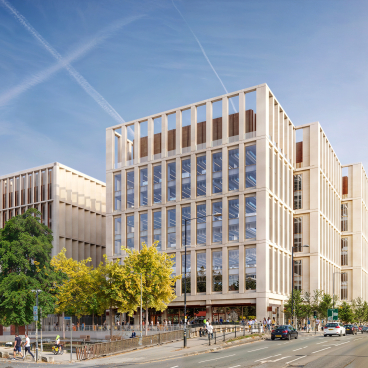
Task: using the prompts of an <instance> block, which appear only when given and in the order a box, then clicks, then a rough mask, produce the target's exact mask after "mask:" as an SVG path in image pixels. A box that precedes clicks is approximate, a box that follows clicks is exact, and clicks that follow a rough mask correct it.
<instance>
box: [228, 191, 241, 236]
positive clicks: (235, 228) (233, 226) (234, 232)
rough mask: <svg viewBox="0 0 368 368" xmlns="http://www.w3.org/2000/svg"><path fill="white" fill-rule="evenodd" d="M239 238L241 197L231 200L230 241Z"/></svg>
mask: <svg viewBox="0 0 368 368" xmlns="http://www.w3.org/2000/svg"><path fill="white" fill-rule="evenodd" d="M236 240H239V198H236V199H231V200H229V241H236Z"/></svg>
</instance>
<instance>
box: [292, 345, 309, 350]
mask: <svg viewBox="0 0 368 368" xmlns="http://www.w3.org/2000/svg"><path fill="white" fill-rule="evenodd" d="M307 347H308V346H304V347H303V348H299V349H295V350H293V351H297V350H300V349H305V348H307Z"/></svg>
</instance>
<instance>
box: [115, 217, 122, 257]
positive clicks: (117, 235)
mask: <svg viewBox="0 0 368 368" xmlns="http://www.w3.org/2000/svg"><path fill="white" fill-rule="evenodd" d="M114 229H115V234H114V254H116V255H119V254H121V217H115V218H114Z"/></svg>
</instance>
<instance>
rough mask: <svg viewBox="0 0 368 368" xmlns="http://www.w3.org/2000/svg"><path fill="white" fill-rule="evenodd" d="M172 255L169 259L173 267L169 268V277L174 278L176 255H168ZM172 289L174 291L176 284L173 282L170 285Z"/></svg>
mask: <svg viewBox="0 0 368 368" xmlns="http://www.w3.org/2000/svg"><path fill="white" fill-rule="evenodd" d="M170 255H172V256H173V257H172V258H171V261H172V262H173V265H172V267H171V270H172V271H171V277H175V276H176V255H175V253H174V254H172V253H171V254H170ZM171 287H172V289H173V290H174V291H175V289H176V282H174V283H173V284H172V285H171Z"/></svg>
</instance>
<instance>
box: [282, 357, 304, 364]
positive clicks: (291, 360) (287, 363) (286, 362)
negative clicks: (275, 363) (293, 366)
mask: <svg viewBox="0 0 368 368" xmlns="http://www.w3.org/2000/svg"><path fill="white" fill-rule="evenodd" d="M305 357H306V355H304V356H302V357H300V358H296V359H294V360H290V362H286V364H290V363H292V362H295V361H296V360H299V359H302V358H305Z"/></svg>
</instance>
